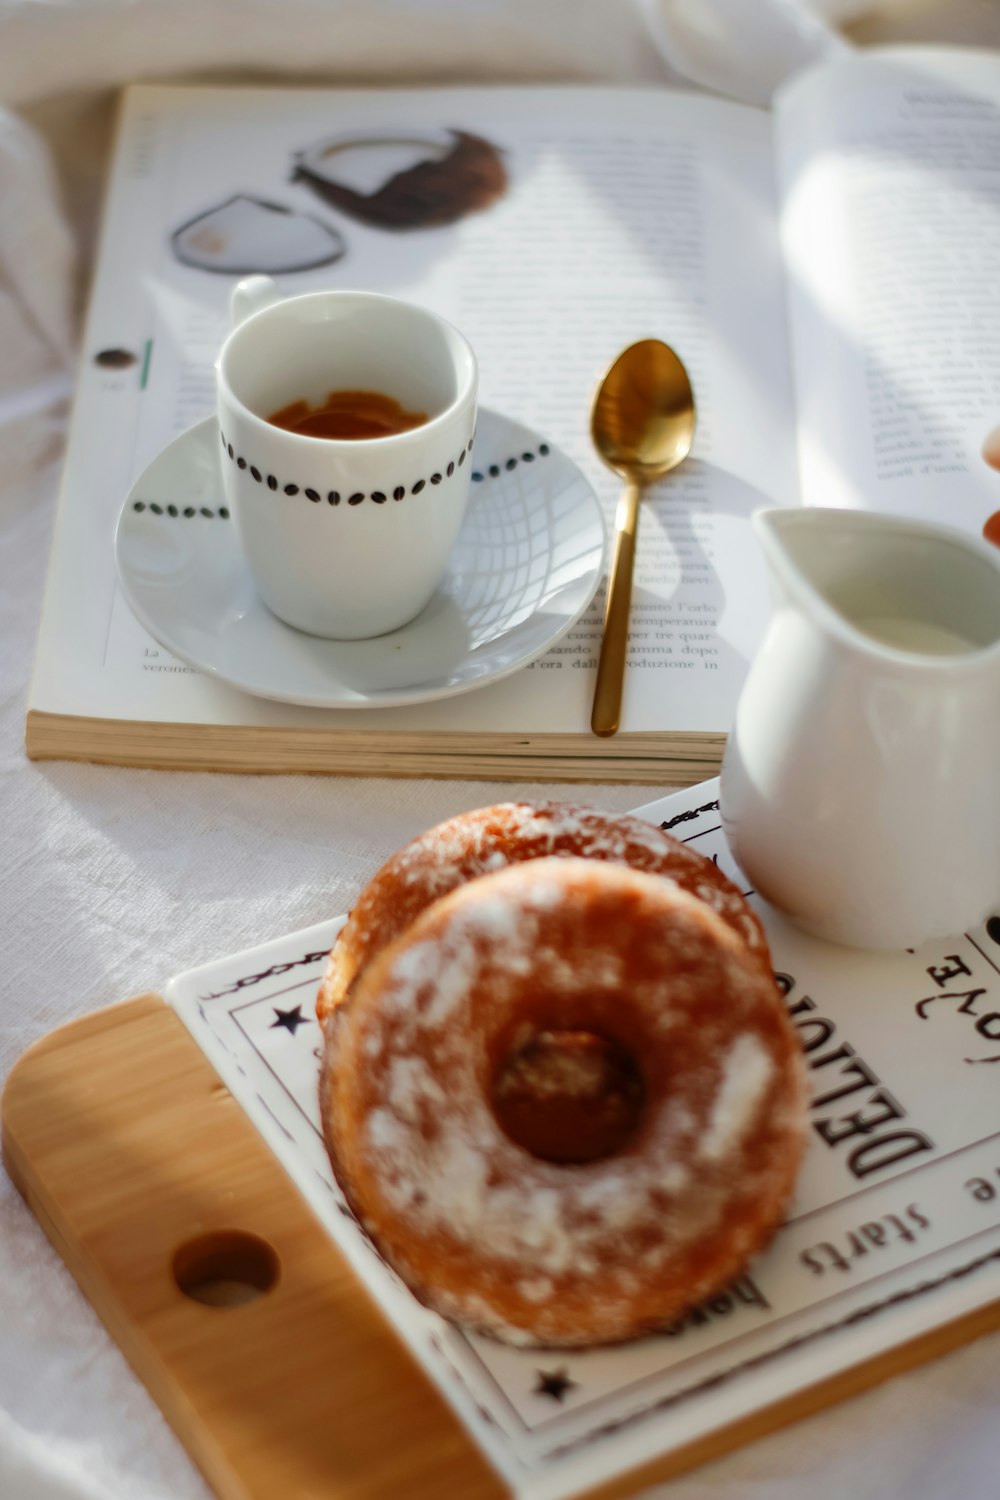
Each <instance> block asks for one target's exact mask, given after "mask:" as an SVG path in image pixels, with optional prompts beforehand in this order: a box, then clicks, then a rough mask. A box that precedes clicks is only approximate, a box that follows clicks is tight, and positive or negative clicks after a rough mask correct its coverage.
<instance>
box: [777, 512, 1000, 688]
mask: <svg viewBox="0 0 1000 1500" xmlns="http://www.w3.org/2000/svg"><path fill="white" fill-rule="evenodd" d="M753 522H754V527H755V529H756V532H757V536H758V539H759V542H760V546H761V550H762V552H763V555H764V559H765V562H766V565H767V570H768V577H769V581H770V585H771V589H772V594H773V598H774V603H775V606H776V607H778V608H781V607H784V608H786V609H787V608H791V609H792V610H794V611H797V612H799V613H801V614H802V615H803V616H805V617H807V618H808V619H809V620H810V622H811V624H812V625H813V627H814V628H817V629H819V630H820V631H821V632H822V633H823V634H824V635H826V636H828V637H829V638H830V639H831V641H832V640H838V641H839V642H840V643H841V644H842V645H847V646H851V647H853V648H855V649H857V650H860V651H863V652H865V653H866V654H868V655H875V656H880V657H882V658H883V659H886V660H898V659H899V658H901V657H902V658H911V659H912V658H914V657H916V658H920V659H921V660H922V661H923V662H925V663H927V662H931V661H933V660H935V659H944V658H948V659H950V663H951V665H952V666H954V665H956V664H957V662H958V659H960V658H970V659H972V658H974V659H975V660H976V663H977V665H983V666H985V665H986V663H985V662H984V660H983V653H987V654H988V655H991V654H993V653H996V654H997V660H998V665H1000V558H998V555H997V553H996V550H995V549H993V548H990V547H988V546H986V544H985V543H983V542H980V541H979V540H978V539H977V538H974V537H968V536H965V535H963V534H962V533H960V532H957V531H955V530H953V529H952V528H950V527H946V526H938V525H934V524H932V523H929V522H923V521H917V520H909V519H907V518H903V517H898V516H884V515H875V514H871V513H869V512H867V511H855V510H833V509H820V508H811V507H807V508H803V509H801V510H789V509H769V510H761V511H757V512H756V514H755V515H754V518H753Z"/></svg>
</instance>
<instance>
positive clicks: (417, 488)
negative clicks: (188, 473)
mask: <svg viewBox="0 0 1000 1500" xmlns="http://www.w3.org/2000/svg"><path fill="white" fill-rule="evenodd" d="M219 437H220V439H221V441H222V448H223V452H224V453H226V454H227V456H228V458H229V460H230V462H231V463H235V465H236V467H237V468H238V469H247V468H249V470H250V475H251V477H252V478H253V479H254V481H255V482H256V483H257V484H266V485H267V487H268V489H269V490H271V491H272V492H277V491H278V490H279V489H280V490H281V492H282V493H283V494H285V495H299V494H302V495H305V497H306V499H307V500H311V501H312V503H313V505H319V504H320V503H321V502H322V500H323V498H324V496H323V495H322V494H321V492H320V491H319V490H316V489H313V488H312V487H311V486H308V485H307V486H305V487H303V486H300V485H297V484H282V483H281V480H280V479H278V478H277V476H276V475H274V474H265V473H264V472H263V471H262V470H261V469H258V468H257V465H256V464H252V463H249V462H248V460H247V459H245V458H244V457H243V456H242V454H237V452H236V450H235V448H234V447H233V445H232V443H230V442H229V441H228V439H227V438H226V435H225V433H224V432H222V431H221V429H220V431H219ZM474 440H475V439H474V437H470V439H469V441H468V442H467V443H466V445H465V447H464V448H463V449H462V451H461V453H460V454H459V455H458V457H457V458H456V459H452V460H451V461H450V462H449V463H448V465H447V466H446V468H445V470H444V473H440V472H438V471H435V472H434V473H433V474H431V475H429V476H428V477H427V478H426V479H418V480H416V481H415V483H413V484H411V485H410V487H409V490H407V487H406V485H405V484H397V485H395V486H394V487H393V488H392V489H391V490H372V492H371V494H367V495H366V494H364V493H363V492H362V491H356V492H355V493H354V494H353V495H341V493H340V491H339V490H328V491H327V493H326V497H325V498H326V502H327V504H328V505H339V504H340V503H341V500H345V501H346V502H347V504H348V505H360V504H361V502H362V501H363V500H371V501H372V502H373V503H374V504H375V505H384V504H385V503H386V501H387V500H388V498H389V496H390V495H391V496H392V498H393V499H394V500H405V498H406V496H407V494H410V495H419V494H420V493H421V492H422V491H423V490H425V489H426V488H427V486H428V484H432V485H436V484H441V483H442V482H443V481H444V480H445V479H450V478H451V476H452V475H453V474H454V472H455V470H456V469H460V468H461V467H462V465H463V464H464V463H465V460H466V458H467V457H468V455H469V454H470V453H471V451H472V444H473V442H474ZM548 451H549V446H548V444H547V443H542V444H540V446H539V448H538V452H539V453H540V454H542V455H544V454H546V453H548ZM534 457H535V455H534V453H522V454H521V458H522V459H523V460H524V462H526V463H530V462H531V461H532V459H533V458H534ZM518 462H519V460H518V459H516V458H509V459H508V460H507V462H506V464H505V465H504V467H505V468H507V469H513V468H516V467H517V464H518ZM490 473H491V474H493V475H495V474H499V473H500V469H499V467H498V466H497V465H496V464H491V465H490ZM472 478H473V479H477V480H479V479H483V478H485V475H483V474H480V473H478V472H477V471H476V470H473V473H472ZM150 508H151V509H152V507H150ZM226 514H227V515H228V511H227V512H226ZM220 515H221V511H220Z"/></svg>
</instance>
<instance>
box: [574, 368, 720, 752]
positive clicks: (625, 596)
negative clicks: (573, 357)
mask: <svg viewBox="0 0 1000 1500" xmlns="http://www.w3.org/2000/svg"><path fill="white" fill-rule="evenodd" d="M695 421H696V413H695V402H694V392H693V391H692V389H691V382H690V380H689V379H688V373H687V371H686V370H685V368H684V365H683V364H682V363H681V360H680V359H679V358H678V357H677V355H676V354H675V353H674V351H673V349H671V348H670V347H669V345H668V344H664V343H662V342H661V341H660V340H659V339H642V340H641V341H640V342H639V343H637V344H631V345H630V346H629V347H628V348H627V349H624V350H623V351H622V353H621V354H619V356H618V358H617V359H616V360H615V362H614V364H613V365H612V366H611V368H610V369H609V370H608V372H607V374H606V375H605V377H604V379H603V380H602V381H601V383H600V385H599V387H598V389H597V394H596V395H595V397H594V404H593V407H592V408H591V413H590V435H591V438H592V440H593V443H594V447H595V448H596V449H597V452H598V453H599V454H600V456H601V458H602V459H603V460H604V462H605V463H606V464H607V466H608V468H609V469H612V470H613V471H614V472H615V473H616V474H618V475H619V476H620V477H621V478H622V479H624V480H625V482H626V483H625V489H624V491H623V492H622V495H621V498H620V500H619V502H618V510H617V513H616V515H615V545H614V552H613V554H612V559H611V571H610V574H609V576H608V597H607V604H606V605H605V610H604V634H603V638H602V641H601V655H600V660H599V662H598V666H597V685H596V687H595V689H594V707H593V712H592V714H591V720H590V727H591V729H592V730H593V731H594V733H595V734H600V735H611V734H615V733H616V732H617V730H618V726H619V724H620V723H621V705H622V685H623V681H624V676H625V653H626V650H627V648H628V620H629V612H630V610H631V607H632V572H633V566H634V562H635V544H636V529H637V525H638V519H639V499H640V496H641V494H642V491H643V489H644V488H645V487H646V485H648V484H651V483H652V482H653V480H655V479H659V478H661V477H662V476H663V475H664V474H668V473H669V472H670V470H671V469H675V468H676V467H677V465H678V464H680V463H683V461H684V459H685V458H687V456H688V454H689V453H690V452H691V444H692V443H693V442H694V430H695Z"/></svg>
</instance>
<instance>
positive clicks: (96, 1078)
mask: <svg viewBox="0 0 1000 1500" xmlns="http://www.w3.org/2000/svg"><path fill="white" fill-rule="evenodd" d="M3 1153H4V1160H5V1162H6V1165H7V1169H8V1171H9V1172H10V1175H11V1177H12V1179H13V1181H14V1182H15V1184H16V1185H17V1187H18V1188H19V1189H20V1191H21V1192H22V1193H23V1195H24V1197H25V1198H26V1199H27V1201H28V1204H29V1205H30V1207H31V1209H32V1211H33V1212H34V1213H35V1215H36V1216H37V1218H38V1219H39V1221H40V1223H41V1224H42V1226H43V1228H44V1229H45V1231H46V1233H47V1234H48V1236H49V1238H50V1239H51V1241H52V1242H53V1244H54V1245H55V1246H56V1248H57V1249H58V1250H59V1252H60V1254H61V1255H62V1257H63V1259H64V1260H65V1261H66V1264H67V1265H68V1267H69V1269H70V1270H71V1271H72V1273H73V1275H74V1276H75V1277H76V1279H77V1281H78V1282H79V1284H80V1286H81V1288H82V1289H83V1291H84V1293H85V1294H86V1295H87V1297H88V1298H89V1299H90V1301H91V1302H92V1303H93V1305H94V1307H95V1308H96V1309H97V1311H98V1313H99V1314H100V1316H101V1317H102V1318H103V1320H104V1322H105V1324H106V1325H107V1327H108V1329H109V1331H110V1332H111V1334H112V1336H113V1337H114V1338H115V1339H116V1340H117V1342H118V1344H119V1345H120V1346H121V1348H122V1350H123V1351H124V1353H125V1354H126V1356H127V1357H128V1359H129V1360H130V1362H131V1364H132V1366H133V1368H134V1369H135V1371H136V1373H137V1374H138V1375H139V1377H140V1378H141V1379H142V1380H143V1381H144V1382H145V1384H146V1386H147V1387H148V1389H149V1391H150V1393H151V1394H152V1396H153V1398H154V1399H155V1400H156V1401H157V1402H158V1404H159V1406H160V1407H161V1409H162V1411H163V1412H164V1414H165V1416H166V1417H167V1420H168V1421H169V1422H170V1423H171V1425H172V1426H173V1428H174V1430H175V1431H176V1433H177V1435H178V1437H179V1438H180V1439H181V1441H182V1442H183V1443H184V1445H185V1447H186V1448H187V1450H188V1452H189V1453H190V1454H191V1456H192V1458H193V1459H194V1460H195V1462H196V1463H197V1464H198V1465H199V1466H200V1468H201V1470H202V1472H203V1473H204V1475H205V1477H206V1479H207V1481H208V1483H209V1484H210V1485H211V1486H212V1487H213V1488H214V1489H215V1491H216V1493H217V1494H218V1495H219V1496H220V1497H221V1500H389V1497H390V1496H391V1497H393V1500H398V1497H401V1496H406V1497H407V1500H441V1497H442V1496H444V1495H446V1494H452V1495H456V1496H460V1497H462V1500H501V1497H504V1496H507V1495H508V1494H509V1493H510V1492H509V1491H508V1489H507V1487H506V1485H504V1484H503V1483H502V1482H501V1481H500V1479H499V1478H498V1477H497V1475H496V1474H495V1472H494V1471H493V1469H492V1468H491V1467H490V1466H489V1465H488V1464H487V1462H486V1460H485V1459H484V1458H483V1457H482V1456H481V1455H480V1453H479V1451H478V1449H477V1448H475V1447H474V1446H473V1444H472V1442H471V1440H470V1438H469V1437H468V1436H467V1434H466V1433H465V1430H464V1429H463V1427H462V1426H461V1424H460V1423H459V1421H458V1420H457V1418H456V1417H455V1416H454V1415H453V1414H452V1413H451V1411H450V1409H449V1408H448V1407H447V1406H446V1404H445V1403H444V1401H443V1400H442V1399H441V1397H440V1396H439V1395H438V1394H437V1392H436V1391H435V1389H434V1388H433V1386H432V1385H431V1383H430V1382H429V1381H428V1380H427V1378H426V1377H425V1376H424V1374H423V1373H422V1371H421V1370H420V1369H419V1368H418V1366H417V1365H416V1364H415V1363H414V1361H413V1360H412V1359H411V1357H410V1355H409V1354H408V1352H407V1351H406V1350H405V1349H404V1347H403V1345H402V1343H401V1342H400V1341H399V1340H398V1339H397V1337H396V1335H395V1334H394V1332H393V1331H392V1329H391V1328H390V1326H389V1325H388V1323H387V1322H386V1321H385V1320H384V1318H383V1317H382V1315H381V1313H380V1312H379V1311H378V1310H377V1308H376V1307H375V1305H374V1303H373V1302H372V1301H371V1300H370V1299H369V1297H368V1295H367V1293H366V1292H365V1291H364V1290H363V1289H362V1287H361V1285H360V1283H359V1282H358V1281H357V1279H356V1278H355V1276H354V1274H353V1272H352V1271H351V1270H350V1269H349V1267H348V1265H347V1263H346V1261H345V1260H344V1258H343V1257H342V1255H341V1254H340V1252H339V1251H338V1250H337V1248H336V1247H335V1245H334V1244H333V1242H332V1241H331V1240H330V1238H329V1236H328V1235H327V1233H326V1232H325V1231H324V1230H323V1229H322V1228H321V1226H320V1224H319V1222H318V1221H317V1220H316V1219H315V1218H314V1216H313V1214H312V1212H311V1210H310V1209H309V1208H308V1207H307V1206H306V1204H305V1203H304V1201H303V1200H302V1198H301V1197H300V1196H299V1194H298V1192H297V1190H296V1188H295V1187H294V1186H293V1184H292V1183H291V1181H290V1179H289V1178H288V1177H287V1175H286V1174H285V1172H284V1171H283V1169H282V1168H281V1167H280V1166H279V1165H278V1163H277V1161H276V1160H275V1158H274V1156H273V1155H272V1153H271V1151H270V1150H269V1149H268V1147H267V1146H266V1145H265V1143H264V1141H263V1140H262V1138H261V1137H260V1136H259V1135H258V1133H257V1131H256V1130H255V1128H254V1127H253V1125H252V1124H251V1123H250V1121H249V1120H248V1119H247V1117H246V1116H245V1115H244V1113H243V1112H242V1110H241V1109H240V1107H239V1106H238V1105H237V1104H236V1102H235V1101H234V1099H233V1097H232V1095H231V1094H230V1093H229V1091H228V1089H227V1088H226V1087H225V1085H224V1084H223V1083H222V1082H221V1081H220V1080H219V1078H218V1075H217V1074H216V1073H215V1071H214V1070H213V1068H212V1067H211V1065H210V1063H209V1062H208V1061H207V1060H206V1059H205V1057H204V1055H203V1053H202V1052H201V1051H200V1049H199V1048H198V1046H197V1045H196V1043H195V1042H194V1041H193V1040H192V1038H191V1037H190V1035H189V1034H188V1032H187V1031H186V1029H185V1028H184V1026H183V1025H182V1023H181V1022H180V1021H179V1020H178V1019H177V1017H176V1016H175V1015H174V1014H173V1012H172V1011H171V1010H170V1009H169V1008H168V1007H167V1006H166V1005H165V1003H164V1002H163V1001H162V1000H161V999H159V998H158V997H157V996H156V995H144V996H141V997H140V998H138V999H135V1000H130V1001H127V1002H126V1003H124V1004H122V1005H118V1006H113V1007H112V1008H110V1009H108V1010H104V1011H100V1012H98V1013H96V1014H94V1015H91V1016H87V1017H85V1018H84V1019H82V1020H79V1021H76V1022H74V1023H72V1024H71V1025H69V1026H66V1027H63V1028H62V1029H61V1030H59V1031H56V1032H54V1033H52V1035H50V1036H48V1037H45V1038H44V1039H43V1040H42V1041H41V1042H39V1043H37V1044H36V1045H35V1046H34V1047H33V1048H31V1049H30V1051H28V1052H27V1053H26V1054H25V1055H24V1057H23V1058H22V1059H21V1060H20V1062H19V1063H18V1064H17V1066H16V1067H15V1068H14V1070H13V1072H12V1073H11V1075H10V1078H9V1080H8V1083H7V1086H6V1090H5V1092H4V1096H3ZM239 1298H242V1299H244V1300H237V1299H239ZM205 1299H209V1300H205ZM246 1299H249V1300H246ZM997 1326H1000V1303H998V1304H993V1305H992V1306H990V1307H987V1308H983V1309H979V1310H977V1311H976V1312H975V1313H973V1314H971V1315H969V1316H966V1317H963V1318H961V1319H958V1320H957V1321H954V1322H952V1323H950V1324H948V1325H946V1326H942V1327H939V1328H936V1329H935V1330H933V1332H931V1333H929V1334H925V1335H923V1336H921V1337H920V1338H918V1339H915V1340H913V1341H912V1342H911V1343H909V1344H907V1345H905V1346H903V1347H902V1348H896V1349H894V1350H892V1351H891V1352H890V1353H888V1354H886V1355H884V1356H879V1357H878V1358H876V1359H874V1360H869V1361H868V1362H867V1363H865V1364H863V1365H858V1366H855V1367H854V1368H852V1369H851V1370H849V1371H847V1372H844V1373H842V1374H839V1375H837V1376H835V1377H832V1378H831V1379H828V1380H825V1381H823V1382H821V1383H819V1384H816V1385H814V1386H812V1387H810V1388H809V1389H808V1390H805V1391H802V1392H800V1393H798V1394H797V1395H796V1396H795V1397H793V1398H791V1399H785V1400H783V1401H781V1402H779V1403H777V1404H775V1405H773V1406H771V1407H769V1408H768V1409H766V1410H764V1411H758V1412H756V1413H754V1414H753V1416H752V1417H749V1418H746V1419H743V1420H741V1421H739V1422H736V1423H733V1424H732V1425H731V1426H729V1427H727V1428H725V1429H724V1430H721V1431H719V1430H717V1431H715V1432H714V1433H712V1434H711V1435H710V1436H709V1437H706V1438H704V1439H700V1440H699V1441H697V1442H695V1443H691V1444H689V1445H688V1446H687V1447H685V1448H684V1449H682V1450H680V1451H676V1450H675V1451H674V1452H672V1453H670V1454H669V1455H666V1456H664V1457H663V1458H661V1459H659V1460H656V1461H654V1462H652V1463H649V1464H646V1465H644V1466H643V1467H642V1468H641V1469H636V1470H633V1471H632V1472H631V1474H629V1475H628V1476H626V1477H625V1478H624V1479H619V1480H616V1481H614V1482H612V1483H610V1484H606V1485H603V1486H601V1487H600V1488H598V1489H595V1490H591V1491H588V1494H590V1495H592V1496H593V1497H595V1500H596V1497H598V1496H600V1497H601V1500H611V1497H612V1496H617V1495H624V1494H632V1493H636V1492H638V1491H640V1490H642V1489H643V1488H645V1487H646V1486H647V1485H650V1484H652V1483H653V1482H654V1481H656V1480H661V1479H663V1478H665V1477H667V1476H669V1475H671V1474H674V1473H677V1472H678V1471H680V1470H682V1469H685V1468H689V1467H691V1466H692V1465H694V1464H696V1463H699V1462H701V1461H703V1460H705V1459H707V1458H711V1457H715V1456H717V1455H719V1454H720V1453H723V1452H726V1451H728V1450H729V1449H731V1448H734V1447H736V1446H738V1445H739V1444H741V1443H744V1442H747V1441H749V1440H750V1439H751V1438H753V1437H755V1436H758V1435H759V1434H761V1433H763V1432H767V1431H770V1430H771V1429H773V1428H775V1427H777V1426H780V1425H782V1424H784V1423H786V1422H789V1421H792V1420H794V1419H796V1418H797V1417H800V1416H804V1415H806V1414H808V1413H809V1412H811V1411H815V1410H817V1409H819V1408H820V1407H822V1406H825V1405H827V1404H829V1403H830V1402H832V1401H834V1400H837V1399H839V1398H841V1397H843V1396H846V1395H850V1394H852V1393H853V1392H854V1391H857V1390H860V1389H862V1388H864V1387H865V1386H867V1385H871V1384H873V1383H874V1382H875V1381H878V1380H880V1379H883V1378H884V1377H885V1376H887V1375H890V1374H892V1373H894V1372H895V1371H897V1370H900V1369H905V1368H907V1367H909V1366H910V1365H913V1364H916V1363H917V1362H919V1361H920V1360H923V1359H927V1358H930V1357H932V1356H934V1355H936V1354H939V1353H942V1352H943V1351H944V1350H946V1349H949V1348H952V1347H953V1346H955V1345H956V1344H959V1343H962V1342H964V1341H966V1340H968V1339H970V1338H972V1337H974V1336H975V1335H976V1334H978V1333H982V1332H985V1331H986V1330H987V1329H990V1328H995V1327H997Z"/></svg>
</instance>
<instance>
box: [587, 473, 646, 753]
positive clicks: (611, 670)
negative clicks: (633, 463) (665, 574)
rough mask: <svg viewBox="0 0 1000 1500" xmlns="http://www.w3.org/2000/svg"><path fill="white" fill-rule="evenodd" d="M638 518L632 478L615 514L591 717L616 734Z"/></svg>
mask: <svg viewBox="0 0 1000 1500" xmlns="http://www.w3.org/2000/svg"><path fill="white" fill-rule="evenodd" d="M638 520H639V486H638V484H636V483H635V482H634V481H632V480H630V481H629V483H628V484H627V485H626V486H625V489H624V490H623V492H622V495H621V498H620V500H619V501H618V511H617V514H616V515H615V550H614V555H613V557H612V559H611V572H610V574H609V575H608V600H607V603H606V605H605V606H604V636H603V639H602V641H601V656H600V660H599V661H598V663H597V685H596V687H595V688H594V708H593V712H592V713H591V716H590V727H591V729H592V730H593V731H594V733H595V734H601V735H608V734H616V733H617V731H618V726H619V724H620V723H621V716H622V687H623V685H624V679H625V653H626V651H627V649H628V617H629V612H630V610H631V608H632V564H633V562H634V560H635V533H636V526H637V524H638Z"/></svg>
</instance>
